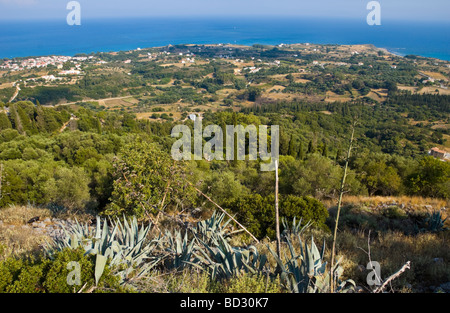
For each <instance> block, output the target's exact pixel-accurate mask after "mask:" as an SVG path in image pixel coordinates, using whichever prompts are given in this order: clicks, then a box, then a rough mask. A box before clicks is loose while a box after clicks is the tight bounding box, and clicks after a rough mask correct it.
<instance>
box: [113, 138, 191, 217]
mask: <svg viewBox="0 0 450 313" xmlns="http://www.w3.org/2000/svg"><path fill="white" fill-rule="evenodd" d="M113 166H114V174H113V179H114V182H113V191H112V195H111V199H110V200H111V203H110V204H109V206H108V208H107V209H106V211H105V214H107V215H114V216H121V215H122V214H126V215H136V216H137V217H143V216H144V214H149V213H156V212H157V211H159V210H161V209H162V208H161V206H162V204H166V203H170V202H171V201H174V200H175V199H179V200H182V199H184V200H188V201H189V200H190V199H191V200H192V196H193V195H194V193H193V190H192V189H191V188H190V187H189V186H187V184H186V177H185V175H186V173H185V169H184V163H182V162H180V161H178V162H177V161H174V160H172V158H171V157H170V155H169V154H168V153H166V152H165V151H163V150H162V149H161V147H159V146H158V145H157V144H155V143H151V142H148V141H145V140H143V138H139V137H135V138H134V140H133V141H132V142H131V143H129V144H127V145H126V146H124V147H123V149H122V150H121V152H120V153H119V156H118V157H117V158H116V159H115V161H114V163H113ZM163 199H164V201H163Z"/></svg>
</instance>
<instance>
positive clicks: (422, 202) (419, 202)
mask: <svg viewBox="0 0 450 313" xmlns="http://www.w3.org/2000/svg"><path fill="white" fill-rule="evenodd" d="M323 202H324V204H325V205H326V206H328V207H331V206H334V205H336V201H330V200H325V201H323ZM393 202H395V203H401V204H404V205H415V206H427V205H428V206H432V207H433V208H436V209H440V208H442V207H449V206H450V199H436V198H423V197H417V196H414V197H411V196H398V197H382V196H374V197H366V196H344V197H343V199H342V203H343V204H344V205H346V204H364V205H375V206H376V205H379V204H382V203H393Z"/></svg>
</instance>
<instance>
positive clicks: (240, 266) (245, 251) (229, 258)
mask: <svg viewBox="0 0 450 313" xmlns="http://www.w3.org/2000/svg"><path fill="white" fill-rule="evenodd" d="M199 241H200V243H201V244H202V246H203V247H204V249H199V250H198V251H197V252H196V253H195V256H196V257H197V259H198V262H196V263H191V264H192V265H194V266H197V267H199V268H200V269H202V270H207V271H208V272H209V273H210V275H211V279H216V278H219V279H221V278H230V277H236V276H239V275H241V274H242V273H252V274H256V273H259V272H262V271H263V268H264V266H265V264H266V262H267V258H266V256H265V255H264V254H259V253H258V251H257V249H256V247H254V246H250V247H248V248H237V247H232V246H231V245H230V244H229V242H228V240H226V239H225V238H224V237H223V236H222V235H221V234H217V235H216V236H215V238H214V239H213V243H214V244H213V245H212V246H210V245H208V244H207V243H205V242H203V241H202V240H199Z"/></svg>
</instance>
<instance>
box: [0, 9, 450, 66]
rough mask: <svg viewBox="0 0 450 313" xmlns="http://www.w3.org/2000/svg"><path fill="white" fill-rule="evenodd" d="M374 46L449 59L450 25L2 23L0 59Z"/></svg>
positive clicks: (336, 21)
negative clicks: (236, 47)
mask: <svg viewBox="0 0 450 313" xmlns="http://www.w3.org/2000/svg"><path fill="white" fill-rule="evenodd" d="M306 42H309V43H317V44H373V45H375V46H377V47H379V48H386V49H388V50H389V51H391V52H393V53H396V54H398V55H407V54H415V55H420V56H426V57H433V58H438V59H442V60H449V61H450V21H448V22H426V23H425V22H414V21H387V20H383V21H382V25H380V26H369V25H367V23H366V21H365V19H362V20H350V19H325V18H320V19H314V18H301V17H298V18H292V17H291V18H276V17H258V18H256V17H252V18H245V17H239V18H238V17H229V18H226V17H221V18H205V17H202V18H194V17H193V18H174V17H172V18H155V17H151V18H133V19H131V18H127V19H126V18H123V19H82V21H81V25H80V26H69V25H67V23H66V21H65V19H62V20H46V21H7V22H6V21H0V58H13V57H25V56H42V55H70V56H73V55H75V54H77V53H91V52H109V51H121V50H131V49H136V48H149V47H158V46H166V45H169V44H187V43H194V44H208V43H213V44H218V43H224V44H225V43H231V44H242V45H253V44H256V43H259V44H271V45H276V44H280V43H285V44H289V43H306Z"/></svg>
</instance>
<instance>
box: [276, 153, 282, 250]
mask: <svg viewBox="0 0 450 313" xmlns="http://www.w3.org/2000/svg"><path fill="white" fill-rule="evenodd" d="M275 228H276V232H277V255H278V257H280V258H281V254H280V253H281V236H280V211H279V208H278V161H275Z"/></svg>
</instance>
